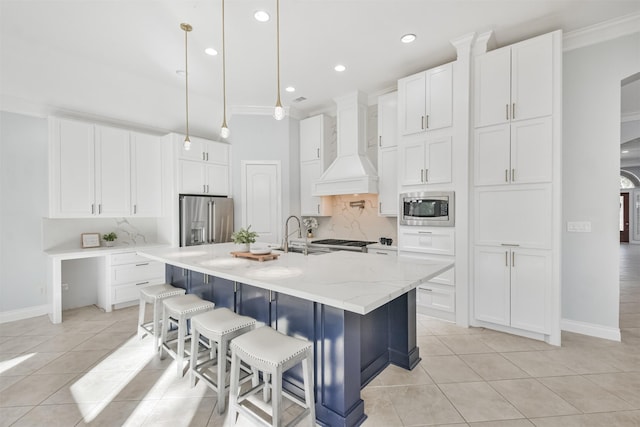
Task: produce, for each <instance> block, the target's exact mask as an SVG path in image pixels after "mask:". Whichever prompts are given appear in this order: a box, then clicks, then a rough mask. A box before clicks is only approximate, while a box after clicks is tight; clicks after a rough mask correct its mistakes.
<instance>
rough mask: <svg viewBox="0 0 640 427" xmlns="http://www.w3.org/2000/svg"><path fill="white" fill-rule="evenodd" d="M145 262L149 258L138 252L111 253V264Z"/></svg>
mask: <svg viewBox="0 0 640 427" xmlns="http://www.w3.org/2000/svg"><path fill="white" fill-rule="evenodd" d="M144 262H149V258H146V257H143V256H140V255H138V253H137V252H135V251H132V252H123V253H120V254H112V255H111V265H120V264H133V263H135V264H141V263H144Z"/></svg>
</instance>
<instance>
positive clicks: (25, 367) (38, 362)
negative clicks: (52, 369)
mask: <svg viewBox="0 0 640 427" xmlns="http://www.w3.org/2000/svg"><path fill="white" fill-rule="evenodd" d="M63 354H64V353H63V352H56V353H48V352H46V353H41V352H39V351H38V352H33V353H20V354H15V353H3V354H0V376H5V375H11V376H13V375H29V374H32V373H34V372H35V371H37V370H38V369H40V368H42V367H43V366H45V365H47V364H48V363H50V362H51V361H53V360H55V359H57V358H58V357H60V356H62V355H63Z"/></svg>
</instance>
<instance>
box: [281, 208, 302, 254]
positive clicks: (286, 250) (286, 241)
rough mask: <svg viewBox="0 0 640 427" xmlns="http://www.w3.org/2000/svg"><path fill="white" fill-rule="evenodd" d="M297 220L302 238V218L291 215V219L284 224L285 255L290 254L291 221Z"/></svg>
mask: <svg viewBox="0 0 640 427" xmlns="http://www.w3.org/2000/svg"><path fill="white" fill-rule="evenodd" d="M291 218H295V219H296V221H298V238H299V239H301V238H302V226H301V225H300V218H298V217H297V216H295V215H289V218H287V220H286V221H285V222H284V242H283V243H282V249H283V250H284V252H285V253H287V252H289V220H290V219H291Z"/></svg>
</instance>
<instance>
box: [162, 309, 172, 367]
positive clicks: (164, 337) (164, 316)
mask: <svg viewBox="0 0 640 427" xmlns="http://www.w3.org/2000/svg"><path fill="white" fill-rule="evenodd" d="M162 319H163V320H162V338H161V340H160V360H163V359H164V358H165V354H164V343H166V342H167V330H168V329H169V323H170V322H169V319H168V318H167V309H166V308H165V307H164V305H163V307H162Z"/></svg>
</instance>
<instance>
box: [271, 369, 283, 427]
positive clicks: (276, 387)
mask: <svg viewBox="0 0 640 427" xmlns="http://www.w3.org/2000/svg"><path fill="white" fill-rule="evenodd" d="M271 388H272V392H271V407H272V408H273V415H272V417H271V425H272V426H273V427H280V425H281V422H280V418H281V417H282V414H281V412H282V367H278V368H277V370H276V372H275V373H274V374H273V375H272V376H271Z"/></svg>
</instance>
